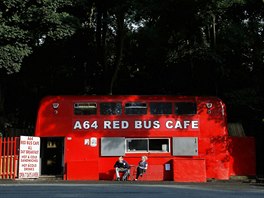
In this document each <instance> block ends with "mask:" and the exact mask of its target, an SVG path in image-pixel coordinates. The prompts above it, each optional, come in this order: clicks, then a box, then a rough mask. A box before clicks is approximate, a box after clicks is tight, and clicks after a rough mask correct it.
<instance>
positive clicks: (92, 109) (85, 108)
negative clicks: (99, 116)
mask: <svg viewBox="0 0 264 198" xmlns="http://www.w3.org/2000/svg"><path fill="white" fill-rule="evenodd" d="M96 112H97V104H96V103H95V102H82V103H75V104H74V114H75V115H95V114H96Z"/></svg>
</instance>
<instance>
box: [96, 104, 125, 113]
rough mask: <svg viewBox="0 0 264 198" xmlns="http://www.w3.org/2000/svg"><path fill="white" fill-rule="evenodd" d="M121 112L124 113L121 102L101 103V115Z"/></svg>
mask: <svg viewBox="0 0 264 198" xmlns="http://www.w3.org/2000/svg"><path fill="white" fill-rule="evenodd" d="M121 113H122V105H121V103H120V102H104V103H100V114H101V115H120V114H121Z"/></svg>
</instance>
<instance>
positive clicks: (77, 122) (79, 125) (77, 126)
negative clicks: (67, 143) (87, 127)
mask: <svg viewBox="0 0 264 198" xmlns="http://www.w3.org/2000/svg"><path fill="white" fill-rule="evenodd" d="M73 129H82V125H81V122H80V121H76V122H75V124H74V127H73Z"/></svg>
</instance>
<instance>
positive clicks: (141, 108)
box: [125, 102, 147, 115]
mask: <svg viewBox="0 0 264 198" xmlns="http://www.w3.org/2000/svg"><path fill="white" fill-rule="evenodd" d="M125 113H126V114H128V115H144V114H147V104H146V103H143V102H129V103H126V105H125Z"/></svg>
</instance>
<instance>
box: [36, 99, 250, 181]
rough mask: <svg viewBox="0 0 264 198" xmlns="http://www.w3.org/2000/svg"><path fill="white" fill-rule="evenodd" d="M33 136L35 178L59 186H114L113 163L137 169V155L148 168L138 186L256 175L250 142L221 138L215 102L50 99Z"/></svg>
mask: <svg viewBox="0 0 264 198" xmlns="http://www.w3.org/2000/svg"><path fill="white" fill-rule="evenodd" d="M35 135H36V136H39V137H41V174H42V175H62V176H63V178H64V179H66V180H113V179H114V177H115V174H114V173H115V171H114V168H113V165H114V163H115V161H116V160H117V158H118V157H119V156H124V158H125V159H126V161H127V162H128V163H129V164H130V165H132V167H136V166H137V163H138V161H139V160H140V158H141V156H142V155H146V156H147V157H148V163H149V168H148V170H147V172H146V173H145V174H144V176H143V177H142V178H141V179H143V180H152V181H163V180H173V181H181V182H182V181H183V182H189V181H192V182H205V181H206V180H207V179H210V178H213V179H224V180H226V179H229V178H230V176H233V175H255V150H254V139H253V138H247V137H244V138H237V137H230V136H229V135H228V129H227V118H226V107H225V104H224V103H223V102H222V101H221V100H220V99H218V98H216V97H196V96H137V95H130V96H50V97H46V98H44V99H43V100H42V101H41V103H40V107H39V111H38V116H37V123H36V130H35ZM244 144H247V147H246V148H245V147H243V146H242V145H244ZM238 161H239V163H238ZM243 163H245V164H243ZM133 174H135V173H134V171H132V170H131V176H130V177H131V178H133Z"/></svg>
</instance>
